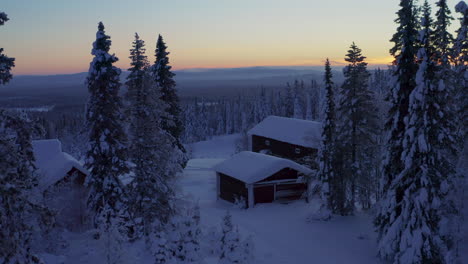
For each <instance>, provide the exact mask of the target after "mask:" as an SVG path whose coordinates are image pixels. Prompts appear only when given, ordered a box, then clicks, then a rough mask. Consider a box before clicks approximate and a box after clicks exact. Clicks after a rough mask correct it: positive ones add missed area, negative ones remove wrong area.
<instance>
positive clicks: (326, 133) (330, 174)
mask: <svg viewBox="0 0 468 264" xmlns="http://www.w3.org/2000/svg"><path fill="white" fill-rule="evenodd" d="M332 78H333V74H332V71H331V66H330V61H329V60H328V58H327V60H326V62H325V76H324V81H325V92H326V95H325V96H326V102H325V120H324V121H323V129H322V149H321V151H320V180H321V182H322V200H323V201H324V202H325V203H326V206H327V207H328V209H329V210H331V211H332V212H333V213H339V212H340V211H341V208H340V204H342V202H340V201H341V200H343V197H341V195H342V192H339V191H338V190H339V189H341V187H340V181H339V180H338V175H336V174H335V169H336V167H337V164H336V154H337V153H336V149H335V144H336V113H335V94H334V84H333V80H332Z"/></svg>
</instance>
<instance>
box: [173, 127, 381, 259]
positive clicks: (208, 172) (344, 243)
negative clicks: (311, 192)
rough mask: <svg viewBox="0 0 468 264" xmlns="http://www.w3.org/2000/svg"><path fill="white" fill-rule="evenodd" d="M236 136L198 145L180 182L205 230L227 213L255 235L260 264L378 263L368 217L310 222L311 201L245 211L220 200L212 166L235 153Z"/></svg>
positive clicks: (258, 207)
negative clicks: (198, 206)
mask: <svg viewBox="0 0 468 264" xmlns="http://www.w3.org/2000/svg"><path fill="white" fill-rule="evenodd" d="M236 137H239V136H236V135H229V136H224V137H216V138H214V139H213V140H211V141H204V142H199V143H196V144H194V145H195V146H194V148H193V156H194V157H197V158H194V159H192V160H190V161H189V163H188V166H187V168H186V169H185V171H184V174H183V176H182V178H181V179H180V183H181V187H182V190H183V191H184V192H185V193H186V194H187V195H188V196H189V197H190V198H191V199H192V200H194V201H198V202H199V205H200V209H201V218H202V224H203V225H204V226H206V227H210V226H219V225H220V222H221V218H222V216H223V215H224V214H225V213H226V211H227V210H229V211H230V212H231V214H232V216H233V221H234V223H235V224H236V225H238V226H239V230H240V231H241V233H242V234H243V235H244V236H247V235H249V234H251V235H253V236H254V242H255V247H256V252H257V253H256V256H257V261H256V262H255V263H258V264H263V263H268V264H276V263H278V264H280V263H281V264H302V263H304V264H306V263H307V264H308V263H320V264H327V263H330V264H331V263H347V264H352V263H359V264H367V263H369V264H375V263H379V261H378V259H377V258H376V246H375V244H376V243H375V234H374V232H373V231H372V223H371V217H370V216H368V215H365V214H359V215H356V216H352V217H336V218H334V219H332V220H331V221H328V222H321V221H307V218H308V216H309V215H311V214H312V213H313V212H314V210H315V209H316V208H315V204H314V203H313V202H312V203H310V204H307V203H305V202H304V201H297V202H294V203H291V204H262V205H256V207H255V208H252V209H248V210H245V209H238V208H235V207H234V206H233V205H232V204H230V203H228V202H225V201H217V200H216V185H215V183H216V181H215V173H214V171H213V170H212V167H213V166H214V165H215V164H217V163H219V162H220V161H222V160H224V158H228V157H229V156H230V155H232V154H233V153H234V152H235V146H233V143H234V142H236ZM200 157H204V158H200Z"/></svg>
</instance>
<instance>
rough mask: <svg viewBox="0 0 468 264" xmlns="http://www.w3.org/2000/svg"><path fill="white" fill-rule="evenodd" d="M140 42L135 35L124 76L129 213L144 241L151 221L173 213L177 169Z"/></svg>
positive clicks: (160, 102)
mask: <svg viewBox="0 0 468 264" xmlns="http://www.w3.org/2000/svg"><path fill="white" fill-rule="evenodd" d="M144 46H145V44H144V41H143V40H141V39H140V38H139V36H138V35H135V41H134V43H133V49H131V50H130V59H131V60H132V61H131V65H132V67H131V68H130V69H129V71H130V74H129V76H128V77H127V85H128V99H129V101H130V103H129V107H130V113H131V116H130V118H129V119H130V120H131V126H130V135H131V147H130V160H131V161H132V162H133V164H134V166H133V172H134V175H135V177H134V180H133V181H132V183H131V192H132V195H131V197H132V199H131V200H132V205H133V206H132V212H133V215H134V217H135V218H136V219H138V220H139V221H138V223H140V224H141V225H140V227H141V228H142V229H141V230H142V233H139V234H138V235H141V234H143V235H145V236H146V238H148V237H149V235H150V234H151V233H152V232H153V230H152V228H153V226H154V223H155V221H158V222H159V223H165V222H166V221H167V220H168V219H169V217H170V216H171V215H172V214H173V213H174V208H173V195H174V193H173V187H172V183H173V179H174V176H175V174H176V173H177V172H179V171H180V170H181V168H179V166H178V165H177V163H176V165H172V163H173V159H174V158H175V157H176V156H175V154H176V153H177V152H176V151H174V150H173V147H172V146H173V142H174V140H173V138H172V137H171V135H169V134H168V133H167V132H166V131H164V130H163V129H162V117H163V116H164V106H165V104H164V102H162V100H161V99H160V95H159V93H158V92H159V90H158V89H154V84H153V82H152V80H151V78H150V76H149V74H148V71H147V68H148V64H149V63H148V61H147V59H146V56H145V48H144Z"/></svg>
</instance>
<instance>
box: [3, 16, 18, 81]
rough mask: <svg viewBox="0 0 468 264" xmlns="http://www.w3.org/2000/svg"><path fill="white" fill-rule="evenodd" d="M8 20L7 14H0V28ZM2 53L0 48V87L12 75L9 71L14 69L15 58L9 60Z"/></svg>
mask: <svg viewBox="0 0 468 264" xmlns="http://www.w3.org/2000/svg"><path fill="white" fill-rule="evenodd" d="M8 20H9V18H8V16H7V14H5V13H3V12H0V26H3V25H4V24H5V22H7V21H8ZM2 53H3V48H0V85H2V84H6V83H8V82H9V81H10V80H11V78H13V75H12V74H11V69H12V68H13V67H15V58H9V57H8V56H6V55H5V54H2Z"/></svg>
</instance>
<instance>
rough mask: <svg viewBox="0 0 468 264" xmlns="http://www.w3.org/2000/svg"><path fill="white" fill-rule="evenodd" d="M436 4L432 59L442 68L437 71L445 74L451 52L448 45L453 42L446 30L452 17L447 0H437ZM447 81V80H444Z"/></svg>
mask: <svg viewBox="0 0 468 264" xmlns="http://www.w3.org/2000/svg"><path fill="white" fill-rule="evenodd" d="M436 5H437V6H438V7H439V9H438V10H437V12H436V18H437V19H436V20H435V21H434V32H433V34H432V36H431V37H432V40H431V41H432V42H433V45H434V55H433V56H434V60H435V61H436V62H437V63H438V64H439V66H440V67H442V69H439V70H438V71H439V72H441V73H442V74H447V73H449V71H450V55H451V54H452V51H451V48H450V45H451V43H452V42H453V36H452V34H450V32H449V31H448V28H449V27H450V25H451V21H452V20H453V17H451V16H450V14H451V12H450V9H449V8H448V6H447V0H439V1H437V3H436ZM446 81H447V80H446Z"/></svg>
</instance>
